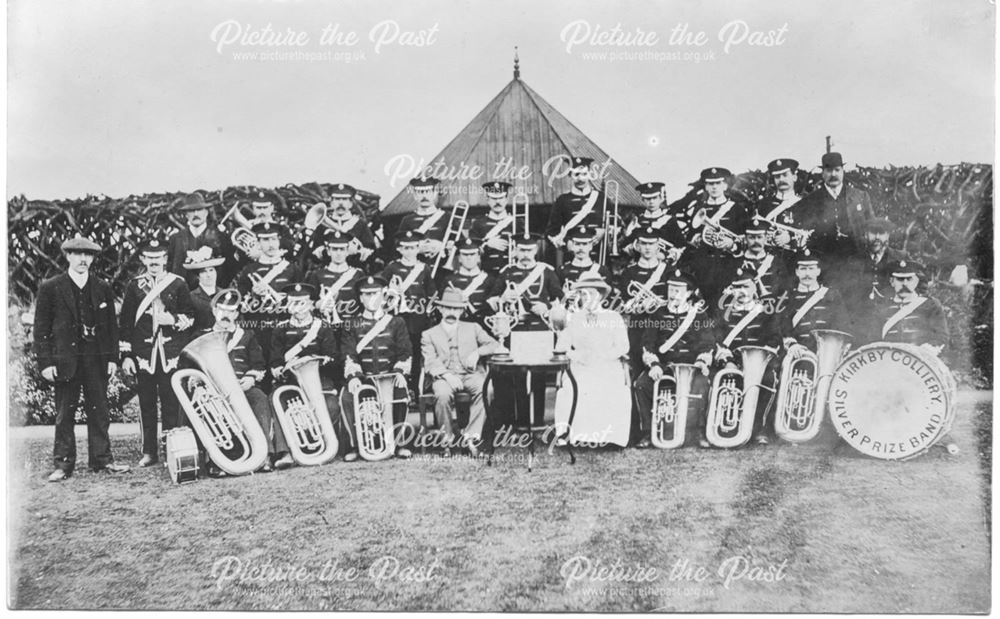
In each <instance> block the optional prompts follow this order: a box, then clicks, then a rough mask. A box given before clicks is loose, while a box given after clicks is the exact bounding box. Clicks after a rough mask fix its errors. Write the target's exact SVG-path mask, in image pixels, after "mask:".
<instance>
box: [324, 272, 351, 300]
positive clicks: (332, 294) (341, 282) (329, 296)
mask: <svg viewBox="0 0 1000 619" xmlns="http://www.w3.org/2000/svg"><path fill="white" fill-rule="evenodd" d="M357 272H358V270H357V269H355V268H354V267H351V268H349V269H347V270H346V271H344V272H343V273H341V274H340V278H339V279H338V280H337V281H335V282H333V284H332V285H331V286H330V287H329V288H327V289H326V294H325V295H323V302H322V303H321V305H324V304H326V303H327V302H328V301H331V300H336V299H337V296H338V295H339V294H340V291H341V290H342V289H343V288H344V286H346V285H347V282H349V281H351V278H352V277H354V274H355V273H357Z"/></svg>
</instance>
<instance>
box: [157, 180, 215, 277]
mask: <svg viewBox="0 0 1000 619" xmlns="http://www.w3.org/2000/svg"><path fill="white" fill-rule="evenodd" d="M176 209H177V211H178V212H179V213H181V215H183V217H184V219H185V221H186V223H187V226H186V227H184V228H182V229H181V230H178V231H177V232H175V233H174V234H173V235H171V237H170V239H169V240H168V241H167V268H168V270H169V271H170V272H171V273H173V274H174V275H180V276H181V277H182V278H184V279H185V281H187V285H188V288H193V287H194V286H195V284H196V283H197V281H196V276H195V274H194V273H192V272H190V271H187V270H185V269H184V261H185V259H186V258H187V253H188V252H189V251H192V250H195V249H198V248H200V247H206V246H207V247H211V248H212V251H213V252H214V253H215V254H217V255H224V254H223V249H224V248H223V244H224V236H223V235H222V234H221V233H220V232H219V231H218V230H217V229H215V228H213V227H210V226H209V225H208V209H209V205H208V203H206V202H205V199H204V198H203V197H202V196H201V194H200V193H192V194H190V195H187V196H184V197H183V198H181V199H180V200H178V201H177V202H176Z"/></svg>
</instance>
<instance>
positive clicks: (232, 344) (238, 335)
mask: <svg viewBox="0 0 1000 619" xmlns="http://www.w3.org/2000/svg"><path fill="white" fill-rule="evenodd" d="M241 339H243V328H242V327H240V326H237V327H236V328H235V329H233V334H232V335H231V336H230V337H229V341H228V342H226V352H233V349H234V348H236V345H237V344H239V343H240V340H241Z"/></svg>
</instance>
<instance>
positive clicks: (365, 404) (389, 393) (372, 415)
mask: <svg viewBox="0 0 1000 619" xmlns="http://www.w3.org/2000/svg"><path fill="white" fill-rule="evenodd" d="M400 381H402V382H403V383H404V384H405V381H406V379H405V378H403V375H402V374H400V373H398V372H396V373H390V374H374V375H371V376H365V377H364V378H362V379H361V382H362V384H361V388H360V389H358V391H357V392H356V393H355V394H354V430H355V432H356V434H357V435H358V455H360V456H361V457H362V458H364V459H365V460H368V461H370V462H377V461H379V460H385V459H386V458H391V457H392V455H393V454H394V453H396V439H395V437H394V435H393V430H394V428H393V423H392V407H393V405H395V404H398V403H401V402H408V401H409V400H408V398H406V397H403V398H399V399H395V398H394V397H393V388H394V387H395V385H396V384H397V383H399V382H400Z"/></svg>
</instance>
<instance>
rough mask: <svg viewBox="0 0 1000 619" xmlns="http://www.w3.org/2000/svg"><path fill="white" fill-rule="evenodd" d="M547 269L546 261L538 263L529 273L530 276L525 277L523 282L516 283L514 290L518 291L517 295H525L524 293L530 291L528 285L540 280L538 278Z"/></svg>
mask: <svg viewBox="0 0 1000 619" xmlns="http://www.w3.org/2000/svg"><path fill="white" fill-rule="evenodd" d="M545 269H546V265H545V263H543V262H539V263H538V264H536V265H535V268H534V269H532V270H531V272H529V273H528V276H527V277H525V278H524V279H523V280H522V281H521V283H519V284H516V285H515V286H514V292H516V293H517V296H519V297H520V296H523V295H524V293H525V292H527V291H528V287H529V286H531V285H532V284H534V283H535V282H536V281H537V280H538V278H539V277H541V276H542V273H544V272H545Z"/></svg>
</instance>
